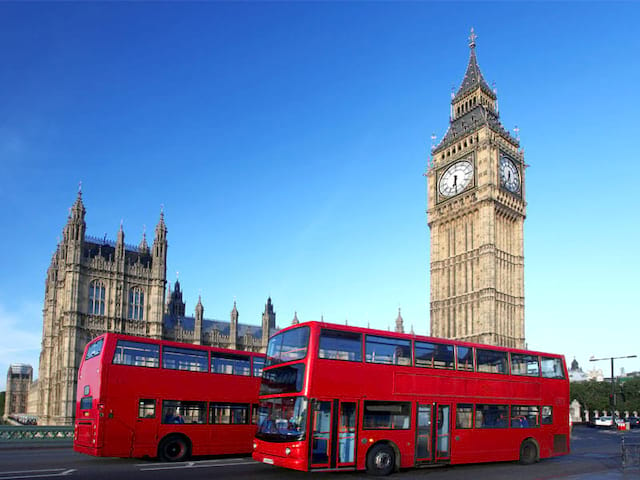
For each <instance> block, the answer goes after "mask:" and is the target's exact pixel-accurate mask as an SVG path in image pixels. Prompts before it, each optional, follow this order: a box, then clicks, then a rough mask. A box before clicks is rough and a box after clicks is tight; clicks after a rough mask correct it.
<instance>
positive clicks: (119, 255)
mask: <svg viewBox="0 0 640 480" xmlns="http://www.w3.org/2000/svg"><path fill="white" fill-rule="evenodd" d="M124 251H125V246H124V228H123V226H122V222H120V230H118V239H117V240H116V260H118V261H121V260H123V259H124Z"/></svg>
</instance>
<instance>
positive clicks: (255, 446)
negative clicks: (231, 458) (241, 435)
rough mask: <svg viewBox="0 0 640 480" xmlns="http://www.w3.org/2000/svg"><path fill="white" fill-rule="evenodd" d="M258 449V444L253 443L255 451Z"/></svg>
mask: <svg viewBox="0 0 640 480" xmlns="http://www.w3.org/2000/svg"><path fill="white" fill-rule="evenodd" d="M256 448H258V443H257V442H253V449H254V450H255V449H256Z"/></svg>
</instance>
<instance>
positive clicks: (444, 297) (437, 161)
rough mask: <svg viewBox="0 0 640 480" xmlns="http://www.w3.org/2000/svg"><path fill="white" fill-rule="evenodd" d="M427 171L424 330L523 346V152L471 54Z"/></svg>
mask: <svg viewBox="0 0 640 480" xmlns="http://www.w3.org/2000/svg"><path fill="white" fill-rule="evenodd" d="M475 40H476V35H475V34H474V32H473V29H471V35H470V37H469V47H470V50H471V51H470V56H469V64H468V66H467V71H466V73H465V75H464V78H463V80H462V84H461V85H460V88H459V89H458V91H457V93H456V94H455V95H454V94H452V100H451V117H450V122H449V128H448V130H447V132H446V134H445V135H444V137H443V138H442V140H441V141H440V143H439V144H438V145H437V146H435V147H434V148H433V149H432V152H431V153H432V157H431V162H430V164H429V168H428V171H427V182H428V183H427V196H428V200H427V203H428V209H427V218H428V225H429V228H430V231H431V335H433V336H436V337H445V338H454V339H459V340H466V341H471V342H479V343H486V344H491V345H501V346H507V347H519V348H524V346H525V339H524V239H523V227H524V219H525V214H526V211H525V206H526V202H525V188H524V185H525V183H524V179H525V178H524V173H525V172H524V170H525V169H524V166H525V165H524V152H523V151H522V150H521V149H520V144H519V141H518V139H517V138H514V137H513V136H511V135H510V134H509V132H508V131H507V130H505V128H504V127H503V126H502V124H501V123H500V118H499V115H498V100H497V96H496V93H495V91H494V90H492V89H491V88H490V87H489V85H487V82H486V81H485V80H484V78H483V76H482V73H481V72H480V68H479V67H478V62H477V59H476V42H475Z"/></svg>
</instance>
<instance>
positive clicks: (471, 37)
mask: <svg viewBox="0 0 640 480" xmlns="http://www.w3.org/2000/svg"><path fill="white" fill-rule="evenodd" d="M476 38H478V36H477V35H476V32H474V31H473V27H471V34H470V35H469V48H475V46H476Z"/></svg>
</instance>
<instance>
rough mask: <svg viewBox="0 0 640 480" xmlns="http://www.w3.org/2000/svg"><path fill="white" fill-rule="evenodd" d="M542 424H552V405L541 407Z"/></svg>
mask: <svg viewBox="0 0 640 480" xmlns="http://www.w3.org/2000/svg"><path fill="white" fill-rule="evenodd" d="M540 423H542V425H552V424H553V407H551V406H545V407H542V419H541V422H540Z"/></svg>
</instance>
